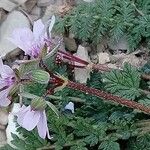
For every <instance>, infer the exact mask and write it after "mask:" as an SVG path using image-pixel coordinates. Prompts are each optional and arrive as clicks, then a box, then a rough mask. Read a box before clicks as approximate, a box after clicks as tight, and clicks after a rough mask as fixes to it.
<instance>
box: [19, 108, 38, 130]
mask: <svg viewBox="0 0 150 150" xmlns="http://www.w3.org/2000/svg"><path fill="white" fill-rule="evenodd" d="M39 119H40V112H39V111H33V110H31V107H30V110H28V111H27V112H26V113H25V116H24V119H23V123H22V127H23V128H25V129H26V130H28V131H31V130H33V129H34V128H35V127H36V125H37V124H38V122H39Z"/></svg>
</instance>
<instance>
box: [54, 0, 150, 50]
mask: <svg viewBox="0 0 150 150" xmlns="http://www.w3.org/2000/svg"><path fill="white" fill-rule="evenodd" d="M149 22H150V2H149V1H147V0H136V1H132V0H126V1H125V0H124V1H120V0H95V2H93V3H87V2H83V3H81V4H80V5H78V6H77V7H76V8H74V9H73V11H72V12H71V13H70V14H68V15H67V16H65V17H64V18H61V19H60V21H59V20H58V23H57V25H56V31H58V32H64V31H66V29H67V30H69V31H70V32H71V33H73V34H74V35H75V37H76V38H78V39H80V40H82V41H90V42H93V43H98V42H100V41H101V40H102V38H106V36H108V40H109V41H110V42H112V43H114V42H118V41H119V39H120V38H121V37H125V38H126V39H127V41H128V44H129V47H130V51H131V50H134V49H135V48H136V47H137V46H138V45H139V43H140V42H141V40H142V39H146V40H145V41H146V42H147V44H148V43H149V38H150V23H149Z"/></svg>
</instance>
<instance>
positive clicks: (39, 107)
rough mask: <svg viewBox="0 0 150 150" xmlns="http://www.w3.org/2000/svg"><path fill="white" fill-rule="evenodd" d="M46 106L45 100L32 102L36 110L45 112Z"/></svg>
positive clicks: (40, 99)
mask: <svg viewBox="0 0 150 150" xmlns="http://www.w3.org/2000/svg"><path fill="white" fill-rule="evenodd" d="M46 106H47V104H46V101H45V100H44V99H43V98H39V99H33V100H32V102H31V107H32V108H33V109H34V110H40V111H43V110H45V108H46Z"/></svg>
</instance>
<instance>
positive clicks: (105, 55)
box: [98, 53, 110, 64]
mask: <svg viewBox="0 0 150 150" xmlns="http://www.w3.org/2000/svg"><path fill="white" fill-rule="evenodd" d="M98 58H99V64H105V63H108V62H110V57H109V54H108V53H98Z"/></svg>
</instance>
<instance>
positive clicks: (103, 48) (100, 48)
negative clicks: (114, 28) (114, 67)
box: [96, 37, 108, 52]
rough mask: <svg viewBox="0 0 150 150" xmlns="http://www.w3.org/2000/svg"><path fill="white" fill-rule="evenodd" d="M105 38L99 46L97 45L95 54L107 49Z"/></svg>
mask: <svg viewBox="0 0 150 150" xmlns="http://www.w3.org/2000/svg"><path fill="white" fill-rule="evenodd" d="M107 41H108V40H107V38H105V37H104V38H103V39H102V40H101V41H100V42H99V44H97V48H96V49H97V52H106V48H107Z"/></svg>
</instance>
